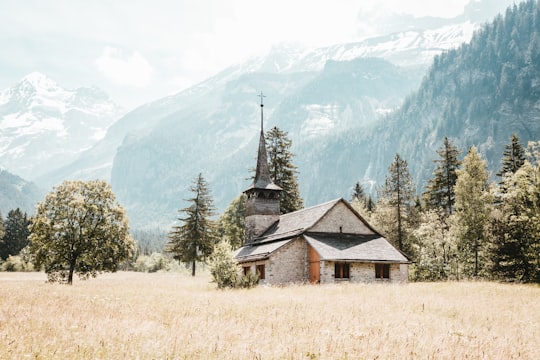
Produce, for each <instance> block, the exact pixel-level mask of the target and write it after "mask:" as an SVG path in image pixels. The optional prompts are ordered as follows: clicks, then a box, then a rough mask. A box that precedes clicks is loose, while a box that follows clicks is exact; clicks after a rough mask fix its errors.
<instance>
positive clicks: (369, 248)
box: [235, 96, 411, 284]
mask: <svg viewBox="0 0 540 360" xmlns="http://www.w3.org/2000/svg"><path fill="white" fill-rule="evenodd" d="M261 99H262V96H261ZM262 110H263V104H262V102H261V133H260V139H259V148H258V156H257V167H256V172H255V178H254V180H253V183H252V184H251V185H250V186H249V187H248V188H247V189H246V190H245V191H244V193H245V194H246V195H247V200H246V215H245V216H246V218H245V221H246V243H245V245H244V246H243V247H242V248H240V249H239V250H238V251H237V253H236V255H235V258H236V260H237V262H238V264H239V266H241V267H242V269H243V271H244V273H248V272H253V273H258V274H259V278H260V281H259V283H262V284H287V283H307V282H311V283H324V284H326V283H339V282H397V283H401V282H406V281H407V279H408V274H409V269H408V267H409V264H410V263H411V261H410V259H408V258H407V257H406V256H405V255H404V254H402V253H401V252H400V251H399V250H397V249H396V248H395V247H394V246H392V245H391V244H390V243H389V242H388V241H387V240H386V239H385V238H384V237H383V236H381V235H380V234H379V233H378V232H377V231H376V230H375V229H374V228H373V227H371V226H370V225H369V224H368V223H367V221H366V220H365V219H364V218H362V216H361V215H360V214H359V213H358V212H356V211H355V210H354V209H353V208H352V206H351V205H350V204H349V203H348V202H347V201H345V200H344V199H336V200H332V201H329V202H326V203H323V204H320V205H316V206H312V207H310V208H305V209H302V210H298V211H295V212H292V213H288V214H284V215H280V210H279V197H280V192H281V191H282V189H281V188H280V187H279V186H277V185H276V184H274V182H273V181H272V179H271V178H270V175H269V169H268V162H267V154H266V143H265V139H264V130H263V112H262Z"/></svg>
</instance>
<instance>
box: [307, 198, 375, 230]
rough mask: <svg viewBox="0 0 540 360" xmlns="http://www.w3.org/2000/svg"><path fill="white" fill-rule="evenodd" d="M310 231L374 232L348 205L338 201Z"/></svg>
mask: <svg viewBox="0 0 540 360" xmlns="http://www.w3.org/2000/svg"><path fill="white" fill-rule="evenodd" d="M309 231H312V232H330V233H346V234H373V231H371V230H370V229H369V228H368V227H367V226H366V224H364V223H363V222H362V220H360V218H358V217H357V216H356V214H355V213H353V212H352V211H351V210H350V209H349V208H348V207H347V205H345V204H343V203H341V202H340V203H338V204H336V206H335V207H334V208H332V210H330V211H329V212H328V213H327V214H326V215H325V216H323V218H322V219H321V220H320V221H319V222H318V223H317V224H315V226H313V227H312V228H311V229H309Z"/></svg>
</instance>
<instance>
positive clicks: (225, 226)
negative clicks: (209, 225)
mask: <svg viewBox="0 0 540 360" xmlns="http://www.w3.org/2000/svg"><path fill="white" fill-rule="evenodd" d="M245 213H246V195H245V194H242V195H239V196H238V197H237V198H236V199H234V200H233V201H232V202H231V203H230V204H229V206H228V207H227V209H225V211H224V212H223V215H221V217H220V218H219V221H218V225H219V234H220V235H221V238H222V239H223V240H224V241H227V242H228V243H229V244H230V246H231V247H232V248H233V249H238V248H240V247H241V246H242V245H244V239H245V232H246V222H245Z"/></svg>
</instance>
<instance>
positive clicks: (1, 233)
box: [0, 212, 6, 247]
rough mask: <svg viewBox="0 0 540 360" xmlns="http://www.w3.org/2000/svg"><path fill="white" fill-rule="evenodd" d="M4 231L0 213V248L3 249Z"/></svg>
mask: <svg viewBox="0 0 540 360" xmlns="http://www.w3.org/2000/svg"><path fill="white" fill-rule="evenodd" d="M5 233H6V232H5V229H4V220H3V219H2V213H1V212H0V246H2V247H3V242H2V241H3V238H4V234H5Z"/></svg>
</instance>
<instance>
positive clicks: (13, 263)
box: [0, 255, 34, 272]
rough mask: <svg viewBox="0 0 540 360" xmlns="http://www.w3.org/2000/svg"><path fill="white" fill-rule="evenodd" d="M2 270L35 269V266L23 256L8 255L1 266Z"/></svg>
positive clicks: (22, 270)
mask: <svg viewBox="0 0 540 360" xmlns="http://www.w3.org/2000/svg"><path fill="white" fill-rule="evenodd" d="M0 270H1V271H16V272H24V271H34V266H33V265H32V263H31V262H28V261H26V260H25V259H24V257H22V256H18V255H17V256H11V255H10V256H8V258H7V259H6V261H4V262H3V263H2V265H1V267H0Z"/></svg>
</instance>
